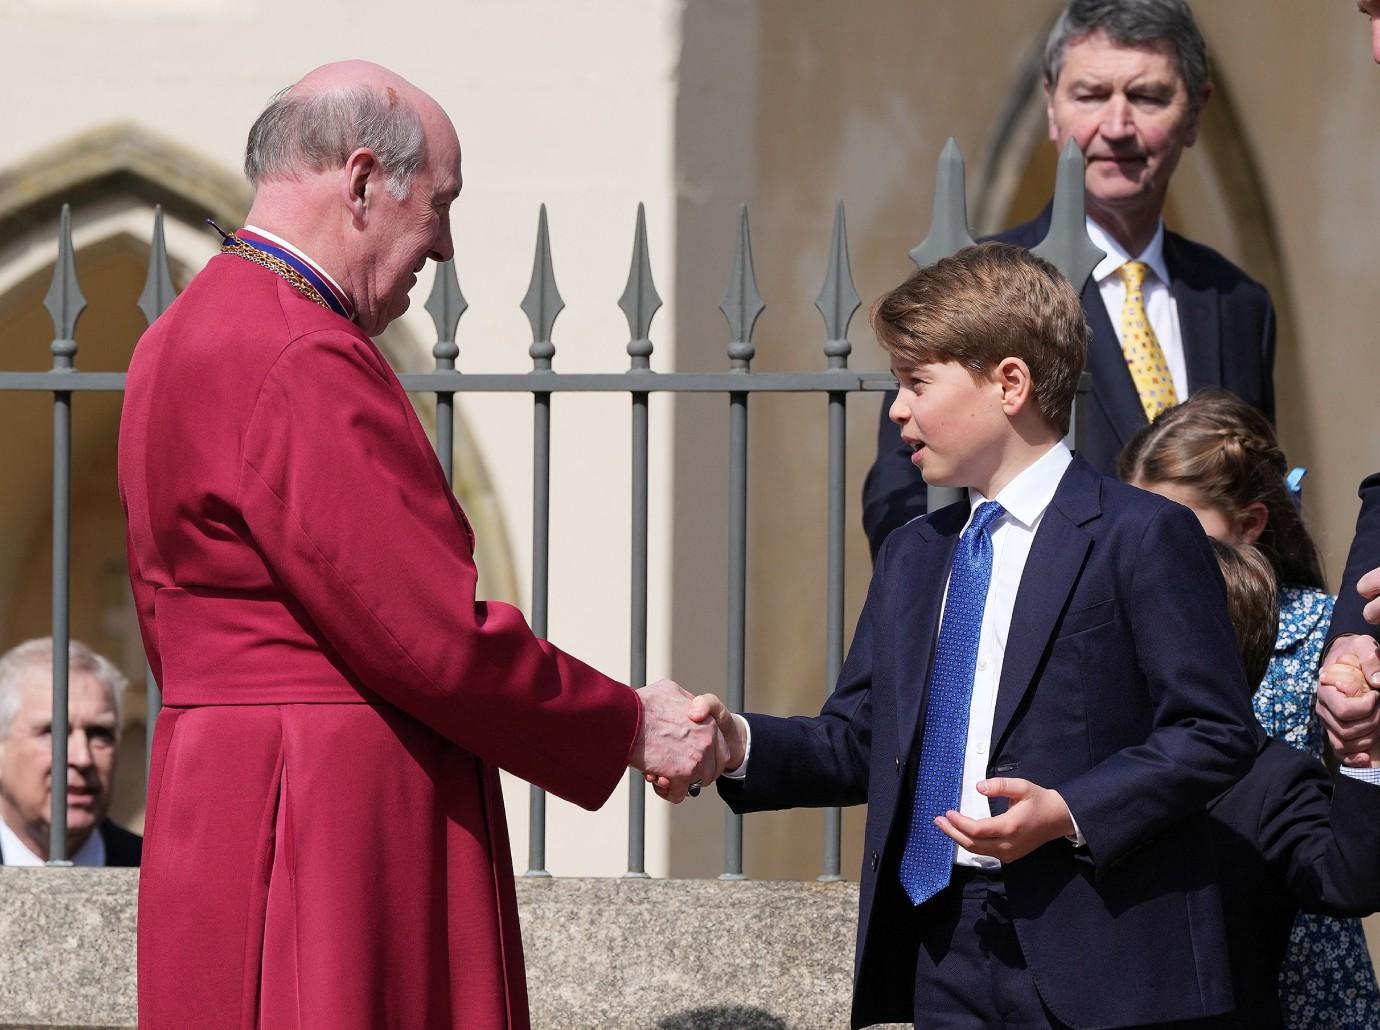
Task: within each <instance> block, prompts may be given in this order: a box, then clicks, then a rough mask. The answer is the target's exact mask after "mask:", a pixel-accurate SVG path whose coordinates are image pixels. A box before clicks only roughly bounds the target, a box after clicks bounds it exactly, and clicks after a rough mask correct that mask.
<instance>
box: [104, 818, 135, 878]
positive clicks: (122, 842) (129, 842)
mask: <svg viewBox="0 0 1380 1030" xmlns="http://www.w3.org/2000/svg"><path fill="white" fill-rule="evenodd" d="M101 837H102V839H103V840H104V841H105V864H106V865H107V866H111V867H122V868H130V867H137V866H138V865H139V862H140V859H141V858H142V857H143V852H144V838H143V837H141V836H139V835H138V834H137V833H130V832H129V830H126V829H125V828H124V827H123V826H117V825H116V824H115V823H113V822H111V821H110V820H109V819H107V820H106V821H105V822H103V823H101Z"/></svg>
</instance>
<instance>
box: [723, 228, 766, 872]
mask: <svg viewBox="0 0 1380 1030" xmlns="http://www.w3.org/2000/svg"><path fill="white" fill-rule="evenodd" d="M764 309H765V305H764V304H763V303H762V297H761V294H759V293H758V292H757V277H756V274H755V273H754V270H753V267H752V235H751V233H750V231H749V227H748V209H747V205H746V204H744V205H743V206H742V208H741V209H740V210H739V213H738V241H737V245H736V246H735V247H734V251H733V270H732V271H731V272H730V273H729V277H728V289H727V290H725V291H724V296H723V300H721V301H720V302H719V310H720V311H722V312H723V314H724V318H726V319H727V320H728V334H729V344H728V359H729V367H730V368H731V369H732V370H733V371H734V372H741V373H744V374H746V373H747V372H748V371H749V370H750V369H751V367H752V359H753V357H755V356H756V353H757V350H756V348H755V347H754V346H753V344H752V331H753V328H754V327H755V326H756V324H757V318H758V316H759V315H761V314H762V311H763V310H764ZM747 406H748V394H747V392H746V391H736V392H734V393H731V394H729V416H728V418H729V423H728V647H727V648H726V650H727V652H728V707H729V709H730V710H731V711H734V712H741V711H742V710H743V708H744V707H745V704H746V697H745V693H746V691H745V682H746V679H747V496H748V493H747V489H748V479H747V469H748V407H747ZM743 878H744V877H743V817H742V816H741V815H737V814H735V813H734V812H732V811H730V810H729V809H728V808H727V807H725V809H724V871H723V875H722V876H720V877H719V879H721V880H741V879H743Z"/></svg>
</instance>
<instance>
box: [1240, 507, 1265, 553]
mask: <svg viewBox="0 0 1380 1030" xmlns="http://www.w3.org/2000/svg"><path fill="white" fill-rule="evenodd" d="M1236 518H1237V526H1236V531H1237V532H1238V533H1240V534H1241V539H1242V540H1244V541H1245V542H1246V543H1248V544H1253V543H1255V542H1256V541H1257V540H1259V539H1260V534H1261V533H1263V532H1265V527H1266V526H1267V525H1269V524H1270V509H1269V508H1267V507H1266V506H1265V502H1264V501H1252V502H1251V503H1250V504H1248V505H1246V507H1244V508H1242V509H1241V512H1240V513H1239V514H1238V515H1237V517H1236Z"/></svg>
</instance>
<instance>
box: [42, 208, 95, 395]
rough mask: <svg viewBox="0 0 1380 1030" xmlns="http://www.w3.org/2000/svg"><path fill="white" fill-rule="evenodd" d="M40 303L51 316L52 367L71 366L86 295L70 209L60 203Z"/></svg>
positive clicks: (57, 369)
mask: <svg viewBox="0 0 1380 1030" xmlns="http://www.w3.org/2000/svg"><path fill="white" fill-rule="evenodd" d="M43 306H44V307H45V308H47V309H48V314H49V315H51V316H52V318H53V342H52V344H51V345H50V346H49V348H48V349H49V350H50V351H52V354H53V370H54V371H62V370H66V369H70V368H72V367H73V359H74V358H75V357H76V354H77V340H76V333H77V319H78V318H80V317H81V313H82V312H83V311H85V310H86V298H85V297H83V296H82V294H81V287H80V286H79V285H78V284H77V261H76V256H75V252H74V251H73V248H72V209H71V207H70V206H69V205H67V204H63V205H62V216H61V218H60V220H59V222H58V256H57V263H56V264H55V265H54V266H53V282H52V284H51V285H50V286H49V287H48V294H47V296H46V297H44V298H43Z"/></svg>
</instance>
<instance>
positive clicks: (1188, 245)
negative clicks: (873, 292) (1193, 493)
mask: <svg viewBox="0 0 1380 1030" xmlns="http://www.w3.org/2000/svg"><path fill="white" fill-rule="evenodd" d="M1049 222H1050V208H1048V207H1046V208H1045V210H1044V211H1043V212H1042V213H1041V214H1040V216H1039V217H1038V218H1036V219H1035V220H1034V221H1030V222H1026V223H1024V224H1023V225H1018V226H1016V227H1015V228H1012V229H1008V230H1006V231H1005V232H1003V233H1000V234H998V235H997V236H994V237H992V238H993V239H996V240H1001V241H1002V242H1004V243H1015V244H1017V245H1018V246H1022V247H1034V246H1036V245H1037V244H1039V243H1040V241H1041V240H1043V239H1044V238H1045V234H1046V233H1048V232H1049ZM1164 261H1165V265H1166V267H1167V268H1168V269H1169V275H1170V280H1171V281H1170V284H1169V288H1170V292H1171V293H1172V294H1173V296H1174V300H1175V303H1176V304H1177V306H1178V309H1179V326H1180V330H1181V334H1182V338H1183V345H1184V358H1185V362H1186V364H1187V366H1188V389H1189V392H1190V393H1192V392H1194V391H1196V390H1201V389H1203V388H1204V387H1208V386H1220V387H1222V388H1224V389H1227V390H1230V391H1231V392H1232V393H1234V394H1236V395H1237V396H1238V397H1240V398H1241V399H1242V400H1244V401H1245V402H1246V403H1248V404H1250V405H1251V406H1252V407H1255V408H1259V409H1260V410H1261V411H1262V412H1264V413H1265V416H1266V417H1267V418H1269V419H1270V420H1271V421H1272V422H1273V421H1274V417H1275V392H1274V364H1275V312H1274V307H1273V306H1272V305H1271V303H1270V295H1269V294H1268V293H1267V292H1266V291H1265V287H1263V286H1261V285H1260V284H1259V283H1258V282H1256V281H1255V280H1253V279H1251V278H1250V277H1249V276H1247V275H1246V273H1244V272H1243V271H1241V269H1239V268H1237V267H1236V266H1235V265H1233V264H1232V263H1231V262H1230V261H1228V260H1227V259H1226V258H1224V257H1222V255H1220V254H1218V253H1217V252H1216V251H1215V250H1212V249H1211V248H1209V247H1205V246H1203V245H1202V244H1200V243H1194V242H1193V241H1192V240H1188V239H1185V238H1184V237H1182V236H1180V235H1178V234H1177V233H1172V232H1169V231H1168V230H1166V231H1165V234H1164ZM1083 311H1084V313H1085V314H1086V315H1087V318H1088V325H1089V327H1090V328H1091V329H1092V336H1091V340H1090V342H1089V346H1088V371H1089V372H1091V373H1092V380H1093V384H1092V393H1091V395H1090V396H1089V397H1088V398H1087V402H1086V403H1085V404H1083V406H1082V409H1081V412H1080V417H1081V418H1083V419H1084V420H1085V423H1084V424H1085V430H1084V434H1085V435H1084V437H1083V449H1082V451H1081V452H1080V453H1081V454H1082V456H1083V457H1084V458H1086V459H1087V460H1088V461H1089V462H1090V463H1091V464H1092V466H1093V468H1095V469H1097V470H1098V471H1099V472H1101V473H1103V474H1104V475H1109V476H1111V475H1115V474H1116V460H1117V455H1119V454H1120V453H1121V449H1122V447H1124V446H1125V445H1126V442H1127V441H1128V440H1130V438H1131V437H1132V436H1133V435H1134V434H1135V432H1136V430H1137V429H1139V428H1140V427H1141V426H1143V425H1145V410H1144V408H1142V407H1141V403H1140V397H1139V396H1138V395H1137V393H1136V387H1135V384H1134V383H1133V382H1132V381H1131V373H1130V371H1129V370H1128V369H1127V368H1126V359H1125V358H1124V357H1123V356H1122V353H1121V344H1120V342H1118V340H1117V336H1116V330H1115V329H1114V328H1113V319H1114V318H1119V317H1120V312H1112V313H1110V314H1109V313H1108V311H1107V307H1106V305H1105V304H1103V303H1102V297H1101V294H1100V293H1099V292H1098V286H1097V283H1096V282H1095V281H1094V280H1093V278H1092V276H1089V277H1088V280H1087V282H1085V283H1084V284H1083ZM895 398H896V394H895V391H891V392H889V393H887V394H886V397H885V399H884V400H883V402H882V411H881V419H880V423H879V425H878V427H877V458H876V460H875V461H874V462H873V464H872V468H871V469H870V470H869V471H868V473H867V479H866V481H865V482H864V483H863V529H864V531H865V532H866V533H867V541H868V546H869V547H870V549H871V552H872V556H873V559H874V560H875V558H876V556H877V552H878V550H879V549H880V548H881V546H882V541H883V540H885V539H886V537H887V534H888V533H890V532H891V531H892V530H894V529H895V528H896V527H897V526H901V525H904V524H905V523H907V522H909V521H910V520H911V519H913V518H915V516H917V515H923V514H924V513H925V510H926V502H925V483H924V480H923V479H921V478H920V473H919V472H918V471H917V470H916V468H915V467H914V466H913V465H912V464H911V462H910V457H911V450H910V448H909V447H907V446H906V445H905V444H903V443H902V442H901V435H900V431H899V430H898V429H897V428H896V426H895V425H894V424H893V423H892V422H891V421H890V419H888V418H887V409H888V408H889V407H891V403H892V401H893V400H895ZM1180 399H1182V398H1180ZM1377 522H1380V515H1377ZM1376 564H1380V559H1377V561H1376Z"/></svg>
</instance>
